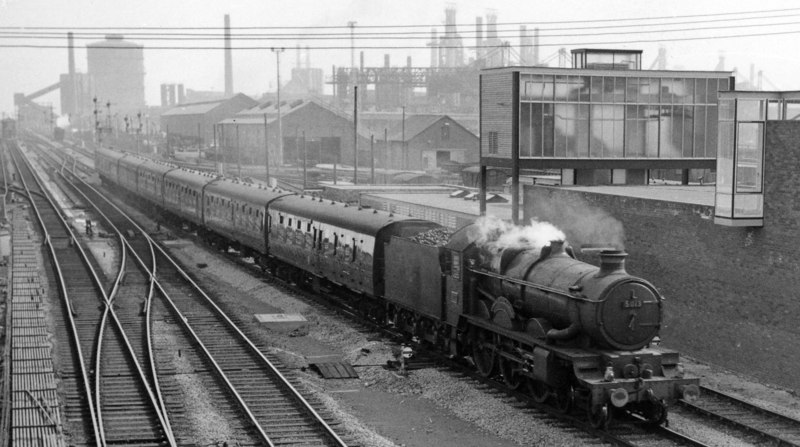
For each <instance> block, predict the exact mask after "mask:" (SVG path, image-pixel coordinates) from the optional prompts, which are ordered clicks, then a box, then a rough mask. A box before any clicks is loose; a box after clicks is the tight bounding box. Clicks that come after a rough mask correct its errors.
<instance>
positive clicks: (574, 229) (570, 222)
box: [532, 194, 625, 250]
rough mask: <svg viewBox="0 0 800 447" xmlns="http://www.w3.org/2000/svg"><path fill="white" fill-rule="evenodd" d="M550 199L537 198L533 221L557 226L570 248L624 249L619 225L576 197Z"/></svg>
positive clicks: (556, 196)
mask: <svg viewBox="0 0 800 447" xmlns="http://www.w3.org/2000/svg"><path fill="white" fill-rule="evenodd" d="M549 199H550V200H546V199H545V198H544V197H541V198H539V197H537V198H536V200H534V203H533V213H532V214H533V216H534V218H535V219H547V220H548V221H549V222H554V223H555V224H556V225H558V226H559V228H561V229H562V230H564V232H565V233H566V234H567V235H569V239H570V242H571V243H572V246H574V247H581V246H587V245H595V246H604V247H614V248H617V249H620V250H621V249H624V248H625V229H624V228H623V226H622V222H620V221H619V220H617V219H616V218H614V217H613V216H611V214H609V213H608V212H607V211H605V210H604V209H602V208H600V207H598V206H595V205H592V204H590V203H589V202H588V201H587V200H585V199H584V198H582V197H578V196H575V195H566V194H563V195H561V194H559V195H550V196H549Z"/></svg>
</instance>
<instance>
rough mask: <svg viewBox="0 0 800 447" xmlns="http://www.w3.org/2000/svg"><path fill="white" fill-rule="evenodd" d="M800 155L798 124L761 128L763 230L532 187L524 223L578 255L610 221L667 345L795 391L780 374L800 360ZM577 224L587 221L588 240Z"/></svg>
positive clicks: (700, 209)
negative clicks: (661, 305) (650, 292)
mask: <svg viewBox="0 0 800 447" xmlns="http://www.w3.org/2000/svg"><path fill="white" fill-rule="evenodd" d="M798 146H800V123H798V122H769V123H768V127H767V143H766V148H767V149H766V157H765V165H764V167H765V169H764V176H765V180H766V182H765V199H764V200H765V216H764V227H763V228H730V227H724V226H720V225H715V224H714V223H713V218H712V216H713V207H708V206H701V205H692V204H683V203H675V202H664V201H656V200H645V199H637V198H631V197H621V196H611V195H602V194H596V193H587V192H580V191H575V190H571V189H570V188H549V187H544V186H536V185H534V186H528V187H526V189H525V200H524V203H525V208H524V217H525V220H526V221H527V220H528V219H529V218H531V217H537V218H539V219H540V220H547V221H550V222H552V223H553V224H555V225H556V226H559V227H560V228H562V229H563V230H564V231H565V233H567V238H568V240H570V242H571V243H572V244H573V245H574V246H576V247H579V246H580V244H581V243H594V242H601V243H607V242H608V241H607V240H605V239H608V236H607V235H606V234H604V233H603V232H602V230H603V229H604V228H607V227H608V226H609V225H613V220H618V221H619V222H621V223H622V226H623V227H624V238H623V240H624V245H625V249H626V250H627V251H628V253H629V257H628V261H627V266H628V271H629V272H630V273H631V274H634V275H637V276H640V277H642V278H645V279H647V280H649V281H651V282H652V283H653V284H654V285H655V286H656V287H657V288H658V289H659V290H660V291H661V293H662V294H663V295H664V296H665V298H666V302H665V320H664V323H665V325H664V327H663V328H662V331H661V336H662V338H663V339H664V342H665V344H666V345H669V346H670V347H673V348H676V349H679V350H681V351H682V352H684V353H685V354H689V355H692V356H694V357H697V358H699V359H701V360H705V361H709V362H712V363H717V364H720V365H723V366H725V367H728V368H731V369H733V370H737V371H741V372H745V373H747V374H750V375H753V376H756V377H760V378H762V379H765V380H767V381H770V382H773V383H777V384H780V385H783V386H789V387H793V388H797V387H799V386H800V378H798V377H797V375H795V374H787V373H786V372H787V371H792V370H794V369H795V367H796V359H797V358H799V357H800V346H798V345H800V344H798V343H796V340H797V339H798V337H799V336H800V325H798V323H799V322H798V316H800V294H798V291H800V198H799V197H798V194H797V192H798V191H800V169H798V166H800V150H798V149H800V148H798ZM572 210H574V211H575V213H572V212H571V211H572ZM576 215H588V216H590V218H588V219H586V220H587V221H589V222H595V227H596V229H595V230H594V232H592V231H587V230H586V229H583V228H580V227H579V226H578V225H577V223H578V222H580V218H578V217H576ZM598 216H606V217H607V219H605V220H604V219H603V218H598ZM593 239H594V240H593ZM586 260H587V261H590V262H594V263H596V261H597V260H596V259H592V258H591V257H589V258H587V259H586Z"/></svg>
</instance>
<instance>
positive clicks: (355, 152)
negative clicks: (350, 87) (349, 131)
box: [353, 86, 358, 185]
mask: <svg viewBox="0 0 800 447" xmlns="http://www.w3.org/2000/svg"><path fill="white" fill-rule="evenodd" d="M354 92H355V93H353V184H354V185H357V184H358V86H355V88H354Z"/></svg>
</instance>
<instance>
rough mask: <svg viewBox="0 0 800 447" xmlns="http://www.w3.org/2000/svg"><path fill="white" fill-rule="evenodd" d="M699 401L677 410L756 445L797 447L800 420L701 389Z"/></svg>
mask: <svg viewBox="0 0 800 447" xmlns="http://www.w3.org/2000/svg"><path fill="white" fill-rule="evenodd" d="M701 396H702V399H699V400H698V401H697V402H694V403H688V402H684V401H680V404H681V407H682V408H683V409H684V410H685V411H687V412H691V413H693V414H695V415H698V416H700V417H702V418H704V419H708V418H710V419H713V420H716V421H719V422H720V423H721V424H723V425H726V426H729V427H732V428H733V429H735V430H737V431H739V432H741V433H742V437H743V438H747V439H749V440H752V441H753V442H757V443H765V442H766V443H769V444H770V445H777V446H800V420H797V419H794V418H790V417H788V416H785V415H783V414H780V413H776V412H774V411H771V410H768V409H766V408H763V407H760V406H757V405H755V404H752V403H749V402H746V401H744V400H742V399H740V398H738V397H735V396H732V395H730V394H727V393H723V392H721V391H718V390H714V389H712V388H708V387H701Z"/></svg>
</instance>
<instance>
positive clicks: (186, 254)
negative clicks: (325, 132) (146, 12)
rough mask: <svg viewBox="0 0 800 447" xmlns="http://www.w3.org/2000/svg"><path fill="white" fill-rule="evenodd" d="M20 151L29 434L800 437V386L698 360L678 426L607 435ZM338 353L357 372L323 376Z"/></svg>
mask: <svg viewBox="0 0 800 447" xmlns="http://www.w3.org/2000/svg"><path fill="white" fill-rule="evenodd" d="M21 146H22V147H23V149H22V150H17V147H16V143H11V144H7V145H6V150H4V154H3V160H4V164H3V166H4V168H3V178H4V181H6V182H7V185H8V186H7V187H6V191H7V192H9V194H7V195H6V208H5V213H6V216H7V219H8V223H9V225H10V230H11V233H10V242H11V256H10V257H9V262H8V264H7V265H5V266H2V269H3V272H4V273H5V276H4V277H7V278H8V279H7V282H6V283H5V284H6V292H7V293H5V294H4V296H5V298H6V301H5V303H4V310H5V317H6V320H5V321H6V322H7V324H5V325H4V328H5V340H6V344H5V346H4V357H3V358H4V362H3V372H4V376H3V377H4V380H3V386H4V390H5V391H4V393H5V394H4V401H5V402H9V401H11V402H13V405H4V413H3V418H4V419H3V424H2V427H3V433H2V435H3V436H4V437H5V439H7V440H8V441H10V442H11V443H12V445H108V444H129V445H198V446H206V445H350V446H427V445H437V446H442V447H448V446H476V447H477V446H486V445H492V446H513V445H553V446H574V445H707V446H729V445H800V399H798V398H797V397H796V396H795V395H794V393H791V392H789V391H786V390H782V389H780V388H778V387H775V386H769V385H765V384H762V383H760V381H757V380H754V379H750V378H748V377H744V376H742V375H741V374H734V373H732V372H729V371H726V370H724V369H722V368H719V367H715V366H713V365H710V364H706V363H703V362H702V360H703V359H687V358H684V359H683V364H684V366H685V370H686V373H687V376H694V377H699V378H700V379H701V387H702V391H701V398H700V399H699V400H697V401H695V402H693V403H689V402H685V401H682V400H681V401H679V402H678V404H677V405H675V406H673V407H672V408H671V409H670V415H669V426H668V428H667V427H660V426H655V427H654V426H649V425H647V424H642V423H641V422H637V421H636V420H632V419H630V418H629V417H627V416H624V415H620V416H619V417H618V418H613V419H612V420H611V421H610V423H609V424H608V425H607V426H604V427H602V429H600V430H598V429H597V428H593V427H592V424H588V423H587V421H586V413H585V411H579V410H577V409H576V410H573V411H569V412H567V414H563V412H559V411H557V410H556V409H554V408H553V407H552V406H548V405H542V404H539V403H535V402H533V401H532V400H533V399H531V398H530V396H528V395H526V394H522V393H520V392H519V390H517V389H516V387H513V386H509V384H508V383H507V381H506V383H504V381H503V380H502V379H501V380H497V377H493V378H488V379H487V378H485V377H483V376H482V375H481V374H480V373H479V372H476V371H473V370H472V368H470V367H469V365H470V362H471V360H470V359H460V358H457V357H456V358H453V357H449V356H442V355H441V354H437V353H436V352H432V351H431V352H429V351H430V350H429V349H426V348H425V346H424V344H419V343H414V341H413V340H410V339H408V338H407V337H403V336H401V335H398V334H397V333H396V332H394V331H392V330H390V331H386V330H384V329H385V328H381V327H378V326H376V325H374V324H372V323H371V322H369V321H368V320H365V319H363V318H362V317H359V316H357V315H354V313H356V312H354V311H353V309H349V308H346V307H345V308H343V307H340V306H337V305H334V304H333V303H332V302H331V301H330V300H328V299H325V298H323V297H321V294H320V293H318V292H314V291H312V290H309V289H307V288H301V287H297V286H295V285H294V284H292V283H291V282H290V281H285V280H282V279H279V278H276V277H274V276H271V275H268V274H265V273H264V272H262V271H261V269H259V268H256V266H255V265H254V264H253V262H252V261H253V260H252V259H251V258H249V257H241V256H238V255H237V253H236V252H232V251H228V252H226V253H222V252H221V251H220V250H218V249H216V248H215V247H212V246H210V245H208V244H207V243H205V242H203V241H202V240H201V238H199V237H198V235H197V234H195V233H192V232H187V231H185V230H184V229H183V228H180V227H176V226H169V225H165V224H164V223H163V222H161V221H160V220H158V219H155V218H154V216H153V215H148V214H147V213H146V212H143V210H137V209H135V208H134V207H131V206H128V205H129V204H127V203H125V201H124V200H119V199H118V198H116V199H110V200H111V201H110V202H106V200H107V199H106V197H111V196H110V195H108V196H106V194H108V191H106V190H105V189H104V188H102V187H101V185H100V184H99V182H97V177H96V176H95V175H88V174H87V173H86V172H84V173H80V174H74V173H73V172H72V171H71V170H68V169H56V168H54V167H53V166H60V165H64V162H63V160H51V159H50V157H51V156H53V155H57V156H58V157H62V156H63V152H62V153H61V155H58V154H59V151H58V150H56V148H55V147H54V146H50V143H48V142H47V141H46V140H27V141H24V142H23V143H22V144H21ZM51 164H52V165H51ZM75 172H80V171H77V170H76V171H75ZM87 172H88V171H87ZM34 173H35V174H34ZM48 197H52V198H53V200H52V201H51V200H48ZM29 199H30V201H29ZM111 204H114V205H111ZM54 205H57V206H58V207H59V208H60V209H62V211H56V209H55V208H54ZM60 216H63V217H64V220H63V221H62V220H61V219H60V218H59V217H60ZM39 219H41V222H42V224H41V226H40V224H39V223H38V222H39ZM87 222H90V223H89V224H87ZM42 228H44V230H42ZM89 230H90V231H89ZM145 233H147V235H145ZM151 241H154V242H156V243H155V244H153V243H151ZM154 271H155V273H153V272H154ZM37 272H46V273H47V274H46V275H45V274H39V273H37ZM265 314H266V315H276V314H277V315H288V316H292V315H301V316H302V317H303V320H304V321H303V322H302V323H301V324H299V325H296V326H281V325H270V324H264V323H259V322H258V321H257V319H256V318H255V315H265ZM665 343H667V344H668V341H665ZM404 346H409V347H412V348H413V349H414V351H415V352H414V355H413V356H412V357H411V358H409V359H408V360H404V362H405V363H406V366H407V367H406V368H405V369H406V370H405V371H403V370H401V369H400V367H399V363H400V358H401V357H402V354H403V352H402V348H403V347H404ZM332 364H333V365H345V366H350V367H352V371H354V372H355V373H356V375H357V377H350V378H334V379H331V378H323V377H322V375H321V374H320V373H319V372H320V371H321V369H322V368H323V367H324V365H332ZM484 376H485V375H484ZM87 396H92V398H87ZM739 399H740V400H741V401H740V400H739ZM41 442H44V444H42V443H41Z"/></svg>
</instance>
